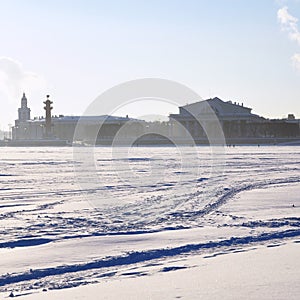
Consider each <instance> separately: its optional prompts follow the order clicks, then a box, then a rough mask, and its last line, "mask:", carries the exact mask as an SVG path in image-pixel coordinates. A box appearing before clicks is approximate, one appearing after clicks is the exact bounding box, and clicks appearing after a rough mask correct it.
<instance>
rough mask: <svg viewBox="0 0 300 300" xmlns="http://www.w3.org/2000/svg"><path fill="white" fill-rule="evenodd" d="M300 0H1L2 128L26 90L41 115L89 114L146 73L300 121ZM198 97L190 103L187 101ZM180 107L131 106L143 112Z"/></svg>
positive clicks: (35, 111)
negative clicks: (48, 111)
mask: <svg viewBox="0 0 300 300" xmlns="http://www.w3.org/2000/svg"><path fill="white" fill-rule="evenodd" d="M298 19H300V1H299V0H286V1H285V0H264V1H262V0H251V1H238V0H209V1H208V0H206V1H204V0H185V1H183V0H151V1H145V0H123V1H122V0H118V1H117V0H111V1H102V0H97V1H96V0H73V1H71V0H60V1H59V0H51V1H50V0H43V1H39V0H26V1H22V0H6V1H4V0H0V103H1V109H0V129H6V128H7V125H8V124H9V123H11V124H13V123H14V120H15V119H16V118H17V108H18V107H19V106H20V100H21V97H22V93H23V92H25V93H26V95H27V98H28V105H29V107H30V108H31V110H32V117H33V116H41V115H44V111H43V103H42V101H44V100H45V99H46V95H47V94H49V95H50V96H51V99H52V101H53V102H54V103H53V106H54V109H53V114H57V115H58V114H65V115H81V114H82V113H83V112H84V111H85V109H86V108H87V106H88V105H89V104H90V103H91V102H92V101H93V100H94V99H95V98H97V97H98V96H99V95H100V94H101V93H103V92H104V91H106V90H107V89H110V88H112V87H113V86H115V85H118V84H120V83H123V82H126V81H130V80H134V79H139V78H163V79H169V80H174V81H176V82H179V83H181V84H184V85H186V86H188V87H189V88H191V89H193V90H194V91H195V92H196V93H198V94H199V95H200V96H201V97H202V99H207V98H211V97H215V96H217V97H219V98H221V99H223V100H225V101H228V100H232V101H237V102H240V103H241V102H243V103H244V105H246V106H248V107H252V108H253V112H254V113H256V114H259V115H262V116H265V117H269V118H282V117H286V116H287V114H289V113H293V114H295V115H296V117H298V118H300V21H298ZM193 100H194V99H185V101H186V103H191V102H193ZM176 112H177V108H176V107H174V106H172V107H170V106H164V105H160V104H159V103H158V105H149V106H147V105H146V106H143V107H139V106H138V105H137V106H135V107H133V106H129V107H127V108H126V107H125V108H123V109H122V110H120V111H118V112H117V113H119V114H121V115H124V114H129V115H130V116H132V117H138V116H141V115H145V114H160V115H168V114H169V113H176Z"/></svg>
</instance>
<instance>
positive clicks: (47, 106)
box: [44, 95, 53, 138]
mask: <svg viewBox="0 0 300 300" xmlns="http://www.w3.org/2000/svg"><path fill="white" fill-rule="evenodd" d="M49 97H50V96H49V95H47V100H46V101H45V102H44V104H45V106H44V109H45V111H46V119H45V137H46V138H48V137H51V132H52V130H51V129H52V128H51V126H52V125H51V110H52V108H53V107H52V106H51V104H52V103H53V102H52V101H50V99H49Z"/></svg>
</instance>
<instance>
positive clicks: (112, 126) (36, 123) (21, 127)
mask: <svg viewBox="0 0 300 300" xmlns="http://www.w3.org/2000/svg"><path fill="white" fill-rule="evenodd" d="M44 104H45V107H44V109H45V111H46V113H45V117H35V118H34V119H30V109H29V108H28V107H27V99H26V97H25V94H24V95H23V98H22V99H21V108H20V109H19V118H18V119H17V120H16V121H15V126H13V128H12V139H13V140H14V141H21V140H23V141H39V140H49V139H52V140H65V141H69V142H70V143H72V142H73V138H74V132H75V129H76V126H77V124H78V122H79V121H80V131H81V132H80V133H81V134H80V135H77V137H78V136H79V137H80V139H81V140H79V141H78V142H87V143H89V142H91V143H93V142H94V137H95V135H96V143H98V144H111V143H112V141H113V139H114V137H115V135H116V134H117V133H118V131H119V130H120V129H121V128H123V127H124V125H125V124H126V126H125V130H123V131H122V137H123V138H124V139H126V138H128V137H129V136H131V135H133V136H138V135H141V134H143V132H144V131H143V130H144V127H145V125H144V124H145V122H144V121H142V120H137V119H132V118H129V117H128V116H127V117H115V116H107V115H102V116H82V117H80V116H63V115H59V116H52V115H51V110H52V106H51V105H52V101H50V99H49V96H47V100H46V101H45V102H44ZM100 124H101V128H100ZM99 129H100V130H99Z"/></svg>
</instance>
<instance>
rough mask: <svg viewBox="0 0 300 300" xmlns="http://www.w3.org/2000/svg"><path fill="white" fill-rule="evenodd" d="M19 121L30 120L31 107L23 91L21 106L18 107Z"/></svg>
mask: <svg viewBox="0 0 300 300" xmlns="http://www.w3.org/2000/svg"><path fill="white" fill-rule="evenodd" d="M18 113H19V121H27V120H30V108H29V107H28V106H27V98H26V95H25V93H24V92H23V97H22V99H21V107H20V108H19V109H18Z"/></svg>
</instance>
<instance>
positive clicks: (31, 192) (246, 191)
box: [0, 146, 300, 299]
mask: <svg viewBox="0 0 300 300" xmlns="http://www.w3.org/2000/svg"><path fill="white" fill-rule="evenodd" d="M196 149H197V151H198V155H197V156H195V148H194V149H192V148H188V147H187V148H185V151H184V153H185V155H184V156H180V151H179V150H178V149H176V148H172V147H157V148H150V147H148V148H147V147H144V148H143V147H139V148H135V149H133V150H131V151H129V152H128V153H127V154H126V153H125V151H122V153H123V154H122V155H123V157H120V156H118V157H113V155H112V152H111V148H109V147H104V148H100V147H99V148H95V164H96V172H97V176H98V177H97V178H98V181H97V185H96V186H95V185H90V186H89V185H84V187H85V188H84V190H83V186H82V185H81V184H80V182H79V183H78V176H79V177H81V180H82V178H86V180H87V181H88V178H89V177H88V176H89V172H92V171H93V170H92V169H89V168H86V169H85V167H83V168H82V169H81V174H78V168H77V173H76V172H75V173H74V165H76V166H78V165H81V164H82V162H81V161H74V157H73V153H72V149H71V148H0V152H1V157H2V160H1V162H0V197H1V198H0V199H1V200H0V226H1V227H0V237H1V239H0V294H1V295H3V297H5V296H8V295H9V293H10V292H11V291H13V293H14V294H15V295H20V294H26V293H30V294H31V293H33V292H34V293H36V292H39V291H41V290H42V289H47V290H49V289H64V288H67V287H75V286H81V285H86V284H89V283H99V282H100V289H101V288H103V289H104V290H107V291H109V290H110V287H113V286H114V285H115V284H116V283H113V282H116V281H115V280H117V281H118V280H121V281H122V282H123V280H124V278H127V277H131V278H134V279H135V280H137V282H141V284H142V285H143V284H147V282H148V283H149V285H150V286H151V285H155V284H157V283H156V281H157V280H158V278H160V275H159V274H173V273H174V274H179V272H183V273H182V274H185V275H184V276H186V277H187V280H188V278H189V276H191V278H193V276H196V274H194V273H198V275H199V276H204V277H205V275H204V274H207V273H205V272H206V271H207V270H211V271H207V272H212V270H214V269H213V268H214V266H216V263H215V261H216V260H219V257H220V258H221V257H226V255H228V257H230V259H229V260H230V261H231V262H232V263H233V264H234V263H236V261H241V263H242V264H245V262H244V261H242V260H243V259H245V260H246V259H247V256H246V253H247V255H248V249H252V248H257V250H255V251H256V252H255V253H257V254H256V256H255V257H257V265H256V266H253V270H256V269H255V268H257V270H259V266H260V264H261V262H262V261H263V257H264V255H265V254H264V253H267V252H266V251H271V249H274V251H275V249H277V248H278V249H286V248H283V247H284V245H286V244H289V245H292V246H290V247H289V248H288V249H293V250H282V252H280V251H279V250H278V253H277V252H276V259H278V257H280V255H281V254H280V253H283V254H282V255H284V254H285V253H287V252H289V251H292V252H291V253H292V255H293V259H294V260H299V258H300V255H299V254H298V253H300V252H299V249H298V248H299V246H300V243H294V242H295V241H298V240H299V239H300V197H299V188H300V172H299V170H300V164H299V163H300V147H275V146H274V147H273V146H272V147H270V146H269V147H259V148H258V147H250V146H249V147H236V148H229V149H226V155H225V163H226V164H225V165H223V163H224V161H223V160H220V161H219V160H216V158H215V157H214V155H213V151H212V149H211V148H210V147H197V148H196ZM124 153H125V154H126V155H125V154H124ZM183 160H184V161H183ZM213 161H214V162H213ZM213 163H214V164H215V167H214V168H211V165H212V164H213ZM218 164H220V165H219V167H216V165H218ZM75 169H76V168H75ZM79 170H80V168H79ZM93 175H95V174H93ZM127 178H128V180H127ZM262 249H263V250H262ZM264 249H267V250H266V251H265V250H264ZM295 249H298V252H297V251H296V250H295ZM272 251H273V250H272ZM276 251H277V250H276ZM249 253H251V251H250V252H249ZM268 253H271V252H268ZM272 253H275V252H272ZM289 253H290V252H289ZM223 254H226V255H225V256H224V255H223ZM243 255H245V256H243ZM195 257H197V260H198V259H200V260H201V261H202V260H203V261H205V265H206V266H207V269H205V270H206V271H205V270H204V271H202V269H201V268H200V267H199V266H198V267H196V268H193V262H194V259H195ZM242 257H244V258H243V259H242ZM208 259H209V260H208ZM224 259H225V258H224ZM173 261H174V262H175V264H173V263H172V262H173ZM208 261H209V262H208ZM254 261H255V259H254V258H253V263H254V264H255V262H254ZM185 262H186V263H185ZM286 263H287V265H286V267H288V268H290V269H293V268H294V267H293V263H292V262H291V261H290V260H289V261H288V262H286ZM282 267H283V268H284V266H282ZM220 268H221V269H222V268H225V267H224V266H223V265H222V263H221V267H220ZM265 268H269V265H267V266H266V267H265ZM295 268H296V264H295ZM290 269H289V270H290ZM298 269H299V268H298ZM269 271H270V272H271V271H272V272H273V271H274V270H271V269H270V270H269ZM222 272H223V273H222ZM222 272H221V273H222V274H223V275H224V276H225V277H226V272H227V271H226V270H225V269H222ZM237 272H241V271H240V270H238V269H237ZM245 272H246V273H247V269H246V270H245ZM253 272H254V271H253ZM266 272H267V270H266ZM212 274H213V273H212ZM297 274H298V273H297ZM246 275H247V274H246ZM246 275H245V276H246ZM168 276H169V275H168ZM170 276H171V277H172V276H173V275H170ZM174 276H175V275H174ZM249 276H250V275H249ZM298 276H299V274H298ZM171 277H170V278H171ZM175 277H176V276H175ZM246 277H247V276H246ZM246 277H245V278H246ZM279 277H280V276H279ZM104 280H105V281H109V282H111V283H109V284H107V285H106V286H107V287H106V286H104V285H103V284H102V285H101V283H103V281H104ZM174 280H175V281H176V280H178V279H174ZM276 280H277V279H276ZM276 280H275V279H274V281H272V280H271V279H270V278H268V280H267V279H266V281H265V282H266V284H269V285H270V288H271V287H272V286H273V285H274V284H275V282H277V281H276ZM278 280H280V278H279V279H278ZM282 280H284V284H287V285H288V278H287V277H284V278H283V279H282ZM293 280H294V279H293V278H291V282H293ZM158 281H159V280H158ZM118 282H119V281H118ZM126 282H128V281H126ZM176 282H177V281H176ZM225 282H226V280H225ZM130 284H131V283H128V285H129V286H130ZM178 284H179V283H178ZM208 284H209V283H208ZM239 284H240V287H241V285H242V284H244V283H243V282H240V283H238V282H237V283H236V284H235V286H238V285H239ZM255 284H259V282H256V281H255V280H254V279H253V280H252V281H251V282H250V286H251V285H255ZM97 286H98V285H97ZM118 287H119V288H121V289H123V283H120V285H119V286H118ZM97 288H99V287H97ZM160 288H161V289H162V291H165V292H166V289H165V288H163V287H159V286H153V289H154V290H156V291H158V290H159V289H160ZM174 288H175V287H170V289H172V291H171V290H170V291H169V292H170V295H173V294H174V293H173V292H174V291H173V289H174ZM221 288H222V285H221V286H220V287H219V289H221ZM272 288H273V287H272ZM82 289H83V288H82ZM91 289H93V288H92V286H91ZM104 290H103V291H104ZM258 290H259V288H258ZM197 293H199V291H197V289H196V287H195V291H194V294H193V291H190V294H189V295H190V296H191V295H194V296H195V297H193V298H194V299H198V297H197V296H196V295H198V294H197ZM227 293H229V291H227ZM45 294H48V293H42V294H41V293H39V294H38V295H45ZM49 294H50V293H49ZM55 295H56V294H55ZM57 295H59V294H57ZM66 295H67V294H66ZM113 295H115V296H113ZM174 295H175V294H174ZM201 295H204V294H201ZM228 295H229V294H228ZM290 295H292V296H293V295H294V293H291V294H290ZM185 296H186V295H185ZM225 296H226V295H225ZM37 297H38V296H37ZM43 297H44V296H43ZM57 297H59V296H57ZM174 298H175V296H174ZM227 298H229V297H227ZM24 299H25V296H24ZM80 299H81V298H80ZM82 299H83V298H82ZM86 299H89V298H86ZM91 299H92V298H91ZM108 299H109V298H108ZM111 299H120V298H118V296H117V294H112V298H111ZM124 299H125V298H124ZM137 299H138V298H137ZM139 299H141V298H139ZM166 299H167V298H166ZM170 299H171V298H170ZM188 299H191V298H188Z"/></svg>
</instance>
